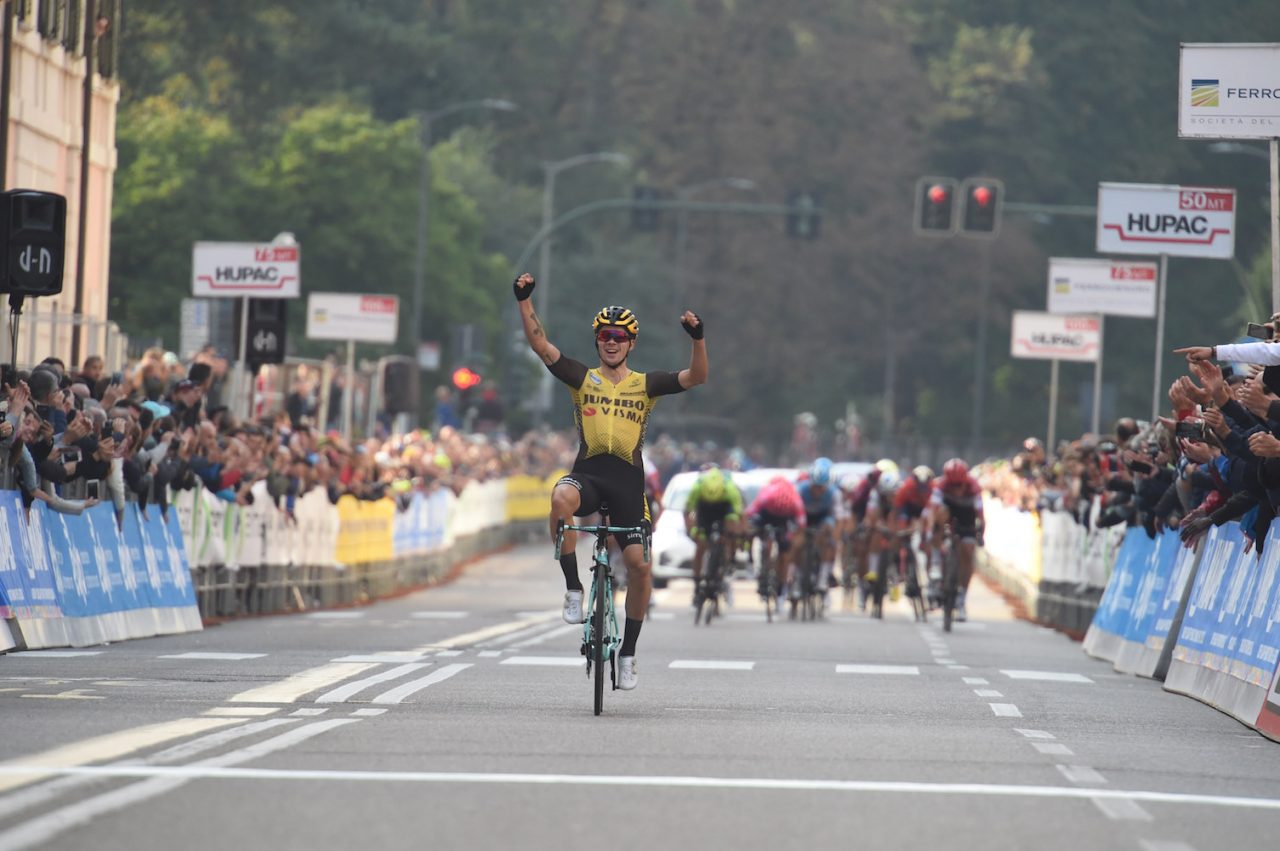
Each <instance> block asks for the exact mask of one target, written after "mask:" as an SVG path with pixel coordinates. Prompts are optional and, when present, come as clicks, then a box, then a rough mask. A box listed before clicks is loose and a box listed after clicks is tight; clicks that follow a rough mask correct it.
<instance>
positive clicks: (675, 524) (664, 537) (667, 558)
mask: <svg viewBox="0 0 1280 851" xmlns="http://www.w3.org/2000/svg"><path fill="white" fill-rule="evenodd" d="M698 475H699V474H698V473H696V472H687V473H677V474H676V475H675V476H673V477H672V478H671V481H670V482H668V483H667V488H666V490H665V491H663V493H662V513H661V514H659V515H658V519H657V521H655V522H654V524H653V543H652V545H651V553H650V555H651V557H652V558H653V585H654V587H655V588H665V587H666V586H667V583H668V582H670V581H671V580H672V579H691V578H692V577H693V554H694V550H695V546H694V543H693V539H691V538H690V537H689V535H688V532H687V531H686V530H685V527H684V507H685V503H686V502H688V499H689V491H691V490H692V489H693V483H694V482H696V481H697V480H698ZM799 475H800V473H799V471H798V470H793V469H790V468H786V467H769V468H762V469H757V470H749V471H747V472H732V473H730V476H731V478H732V479H733V483H734V484H735V485H737V486H738V490H740V491H742V504H743V506H744V507H745V506H747V505H750V504H751V500H753V499H755V497H756V494H758V493H759V492H760V489H761V488H762V487H764V486H765V484H766V483H767V482H768V481H769V480H770V479H772V478H773V477H774V476H786V477H787V478H789V479H791V480H792V481H795V480H796V479H797V478H798V477H799ZM743 558H744V559H745V557H743ZM745 566H746V563H745V560H744V561H743V564H742V567H745Z"/></svg>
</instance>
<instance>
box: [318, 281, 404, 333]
mask: <svg viewBox="0 0 1280 851" xmlns="http://www.w3.org/2000/svg"><path fill="white" fill-rule="evenodd" d="M399 310H400V300H399V299H398V298H397V297H396V296H393V295H351V294H348V293H311V294H310V295H308V296H307V339H310V340H342V341H347V340H354V341H355V342H357V343H388V344H390V343H394V342H395V341H396V333H397V331H398V323H399Z"/></svg>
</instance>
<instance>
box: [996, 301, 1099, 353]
mask: <svg viewBox="0 0 1280 851" xmlns="http://www.w3.org/2000/svg"><path fill="white" fill-rule="evenodd" d="M1010 343H1011V344H1010V346H1009V353H1010V354H1012V355H1013V356H1014V357H1015V358H1033V359H1036V360H1069V361H1087V362H1089V363H1093V362H1094V361H1096V360H1097V359H1098V357H1099V356H1100V355H1101V354H1102V319H1101V318H1099V317H1097V316H1081V315H1078V314H1072V315H1068V314H1061V313H1039V312H1036V311H1033V310H1015V311H1014V312H1013V333H1012V339H1011V341H1010Z"/></svg>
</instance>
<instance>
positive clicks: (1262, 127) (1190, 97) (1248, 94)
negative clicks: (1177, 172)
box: [1178, 44, 1280, 139]
mask: <svg viewBox="0 0 1280 851" xmlns="http://www.w3.org/2000/svg"><path fill="white" fill-rule="evenodd" d="M1178 135H1179V136H1181V137H1183V138H1193V139H1196V138H1198V139H1273V138H1276V137H1277V136H1280V44H1184V45H1182V47H1181V50H1180V51H1179V62H1178Z"/></svg>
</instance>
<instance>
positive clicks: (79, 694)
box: [21, 688, 106, 700]
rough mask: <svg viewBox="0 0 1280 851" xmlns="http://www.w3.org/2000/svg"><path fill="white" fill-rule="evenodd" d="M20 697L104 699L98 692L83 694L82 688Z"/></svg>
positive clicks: (37, 698)
mask: <svg viewBox="0 0 1280 851" xmlns="http://www.w3.org/2000/svg"><path fill="white" fill-rule="evenodd" d="M21 696H22V697H29V698H34V699H36V700H105V699H106V698H105V697H103V696H102V695H100V694H85V690H84V689H82V688H73V689H68V690H67V691H60V692H58V693H57V694H24V695H21Z"/></svg>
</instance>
